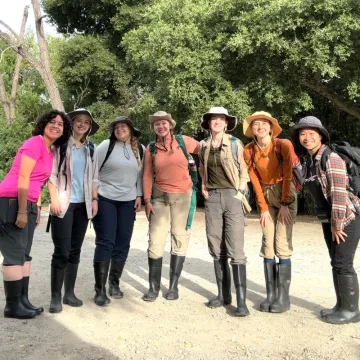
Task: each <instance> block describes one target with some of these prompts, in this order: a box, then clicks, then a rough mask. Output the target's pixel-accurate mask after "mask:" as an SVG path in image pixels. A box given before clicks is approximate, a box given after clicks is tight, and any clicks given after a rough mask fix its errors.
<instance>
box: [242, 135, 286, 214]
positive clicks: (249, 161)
mask: <svg viewBox="0 0 360 360" xmlns="http://www.w3.org/2000/svg"><path fill="white" fill-rule="evenodd" d="M281 141H282V143H281V156H282V159H283V165H282V167H280V162H279V159H278V157H277V155H276V153H275V144H274V141H271V142H270V144H269V145H268V146H267V147H266V148H265V149H260V148H259V146H257V145H255V146H253V143H250V144H247V145H246V146H245V148H244V159H245V162H246V165H247V167H248V171H249V176H250V180H251V183H252V185H253V187H254V191H255V194H256V198H257V201H258V204H259V207H260V211H261V212H262V213H263V212H265V211H268V209H269V208H268V205H267V203H266V201H265V198H264V194H263V191H262V186H263V185H273V184H276V183H279V182H283V186H282V195H281V201H283V202H288V201H289V200H290V188H291V182H292V152H291V147H292V144H291V142H290V141H289V140H285V139H284V140H281ZM254 150H255V153H254ZM254 165H255V168H254Z"/></svg>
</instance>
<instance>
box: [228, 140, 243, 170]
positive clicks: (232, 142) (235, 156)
mask: <svg viewBox="0 0 360 360" xmlns="http://www.w3.org/2000/svg"><path fill="white" fill-rule="evenodd" d="M236 140H238V139H237V138H236V137H235V136H231V138H230V145H231V152H232V156H233V159H234V163H235V166H236V168H237V169H238V171H239V172H240V164H239V161H238V146H237V142H236ZM239 141H240V140H239ZM240 143H241V141H240Z"/></svg>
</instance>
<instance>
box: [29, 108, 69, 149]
mask: <svg viewBox="0 0 360 360" xmlns="http://www.w3.org/2000/svg"><path fill="white" fill-rule="evenodd" d="M57 116H60V117H61V118H62V120H63V123H64V130H63V134H62V135H61V136H60V137H59V138H58V139H57V140H56V141H55V142H54V144H53V145H55V146H57V147H58V146H60V145H62V144H66V143H67V142H68V140H69V138H70V136H71V134H72V128H71V121H70V119H69V117H68V116H67V115H66V114H65V113H64V112H62V111H59V110H54V109H52V110H50V111H47V112H46V113H45V114H43V115H41V116H40V117H39V118H38V120H37V122H36V124H35V127H34V130H33V132H32V135H33V136H36V135H44V129H45V126H46V125H47V124H48V123H49V122H50V121H51V120H52V119H55V118H56V117H57Z"/></svg>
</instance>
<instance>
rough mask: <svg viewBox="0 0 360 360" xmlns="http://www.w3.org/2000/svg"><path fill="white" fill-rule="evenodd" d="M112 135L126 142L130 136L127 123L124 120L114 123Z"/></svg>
mask: <svg viewBox="0 0 360 360" xmlns="http://www.w3.org/2000/svg"><path fill="white" fill-rule="evenodd" d="M114 135H115V137H116V138H117V139H118V140H120V141H122V142H126V141H127V140H128V139H129V138H130V136H131V130H130V127H129V125H128V124H126V123H124V122H121V123H118V124H116V125H115V126H114Z"/></svg>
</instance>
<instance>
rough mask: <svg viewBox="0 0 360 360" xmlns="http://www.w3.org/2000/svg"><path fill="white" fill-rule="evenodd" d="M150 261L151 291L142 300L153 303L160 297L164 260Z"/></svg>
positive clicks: (150, 259) (149, 259)
mask: <svg viewBox="0 0 360 360" xmlns="http://www.w3.org/2000/svg"><path fill="white" fill-rule="evenodd" d="M148 261H149V291H148V292H147V294H145V295H144V296H143V297H142V299H143V300H144V301H150V302H153V301H155V300H156V298H157V297H158V296H159V292H160V284H161V268H162V258H159V259H152V258H148Z"/></svg>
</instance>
